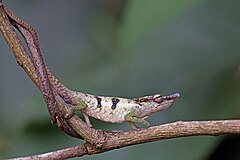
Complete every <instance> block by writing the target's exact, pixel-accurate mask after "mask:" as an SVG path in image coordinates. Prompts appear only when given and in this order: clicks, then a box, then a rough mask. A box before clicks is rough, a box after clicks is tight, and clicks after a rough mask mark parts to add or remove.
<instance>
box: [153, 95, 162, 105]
mask: <svg viewBox="0 0 240 160" xmlns="http://www.w3.org/2000/svg"><path fill="white" fill-rule="evenodd" d="M153 100H154V102H156V103H162V102H163V98H162V96H161V95H160V94H156V95H154V96H153Z"/></svg>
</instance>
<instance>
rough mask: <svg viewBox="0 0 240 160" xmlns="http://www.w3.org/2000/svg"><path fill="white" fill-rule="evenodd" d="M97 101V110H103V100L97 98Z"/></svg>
mask: <svg viewBox="0 0 240 160" xmlns="http://www.w3.org/2000/svg"><path fill="white" fill-rule="evenodd" d="M96 99H97V108H101V107H102V104H101V101H102V98H100V97H98V96H96Z"/></svg>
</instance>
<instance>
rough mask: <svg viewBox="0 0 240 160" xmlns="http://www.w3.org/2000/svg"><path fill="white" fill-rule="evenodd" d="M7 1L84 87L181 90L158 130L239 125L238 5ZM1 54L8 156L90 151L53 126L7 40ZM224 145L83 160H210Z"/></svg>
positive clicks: (149, 147)
mask: <svg viewBox="0 0 240 160" xmlns="http://www.w3.org/2000/svg"><path fill="white" fill-rule="evenodd" d="M5 3H6V5H7V6H8V7H9V8H10V9H11V10H12V11H14V12H15V13H16V14H17V15H18V16H19V17H22V19H24V20H25V21H26V22H28V23H30V24H31V25H32V26H33V27H35V28H36V30H37V31H38V34H39V37H40V43H41V49H42V53H43V56H44V58H45V62H46V63H47V65H48V66H49V68H51V70H52V71H53V72H54V73H55V74H56V76H57V77H59V78H60V79H61V80H62V81H63V82H64V84H66V85H67V86H69V87H70V88H73V89H74V90H78V91H84V92H88V93H93V94H98V95H110V96H122V97H129V98H132V97H138V96H143V95H148V94H153V93H157V92H160V93H162V94H169V93H172V92H175V91H178V92H180V93H181V94H182V97H181V99H179V100H178V101H177V102H176V103H175V105H174V106H173V107H172V108H170V109H168V110H166V111H164V112H162V113H157V114H154V115H152V116H150V117H149V119H148V120H149V122H150V123H151V124H152V125H156V124H160V123H166V122H171V121H176V120H211V119H233V118H239V115H240V114H239V113H240V107H239V105H240V101H239V96H240V83H239V78H240V73H239V64H240V53H239V52H240V30H239V28H240V19H239V16H240V10H239V6H240V1H238V0H230V1H226V0H202V1H200V0H182V1H177V0H172V1H167V0H149V1H143V0H118V1H111V0H90V1H83V0H82V1H73V0H69V1H61V2H59V1H57V0H52V1H46V0H42V1H30V0H22V1H10V0H9V1H5ZM0 52H1V58H0V74H1V84H0V158H3V157H5V158H6V157H15V156H24V155H32V154H37V153H43V152H48V151H52V150H57V149H60V148H64V147H69V146H74V145H77V144H81V143H82V141H81V140H78V139H75V138H71V137H68V136H66V135H64V134H63V133H62V132H61V131H59V130H58V129H57V127H56V126H53V125H51V124H50V121H49V117H48V113H47V110H46V105H45V104H44V102H43V98H42V96H41V95H40V93H39V91H37V89H36V87H35V86H34V85H33V83H32V82H31V81H30V80H29V79H28V77H27V76H26V74H24V73H23V71H22V69H20V67H17V65H16V62H15V59H14V58H13V56H11V55H10V50H9V48H8V46H7V45H6V42H4V41H3V37H2V36H0ZM93 124H94V127H96V128H102V129H106V130H109V129H129V126H127V124H115V125H114V124H108V123H103V122H99V121H97V120H93ZM221 139H222V137H218V138H215V137H206V136H204V137H202V136H201V137H189V138H178V139H171V140H166V141H160V142H154V143H147V144H143V145H137V146H132V147H127V148H123V149H118V150H114V151H111V152H106V153H103V154H99V155H94V156H84V158H83V159H98V160H101V159H104V160H106V159H113V157H114V159H138V160H144V159H148V158H149V156H151V159H159V158H161V159H179V160H180V159H184V160H193V159H206V158H207V157H209V156H210V154H211V152H212V151H213V150H214V148H215V147H216V146H217V144H218V143H219V141H220V140H221ZM116 157H119V158H116Z"/></svg>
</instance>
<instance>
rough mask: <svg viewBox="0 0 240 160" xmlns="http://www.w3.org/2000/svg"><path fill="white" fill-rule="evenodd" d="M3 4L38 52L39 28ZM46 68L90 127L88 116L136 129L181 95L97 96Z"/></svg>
mask: <svg viewBox="0 0 240 160" xmlns="http://www.w3.org/2000/svg"><path fill="white" fill-rule="evenodd" d="M0 5H1V6H3V8H4V10H5V12H6V14H7V15H8V17H9V18H10V20H11V21H13V24H14V23H16V24H17V25H20V26H22V27H23V28H25V29H27V30H28V31H29V32H30V34H31V36H32V40H29V38H27V35H25V34H24V33H23V32H21V30H20V29H19V28H18V26H17V25H15V27H16V28H17V29H18V30H19V31H20V33H22V35H23V36H24V38H25V41H26V43H27V45H28V48H29V50H30V52H31V54H33V53H32V52H34V51H33V50H31V47H33V48H34V50H36V51H37V52H39V51H40V48H39V41H38V36H37V33H36V31H35V30H34V29H33V28H32V27H31V26H30V25H29V24H27V23H25V22H24V21H23V20H21V19H19V18H18V17H17V16H15V15H14V14H13V13H12V12H11V11H10V10H9V9H8V8H6V7H5V6H4V5H3V4H2V3H1V1H0ZM46 70H47V74H48V78H49V80H50V83H51V85H52V86H53V87H54V89H55V90H56V91H57V93H58V94H59V95H60V96H61V97H62V98H63V99H64V100H65V102H66V103H69V104H71V105H73V107H72V110H73V111H76V110H80V111H81V112H82V113H83V116H84V118H85V121H86V123H87V124H88V125H89V126H92V125H91V123H90V120H89V116H91V117H94V118H96V119H99V120H102V121H105V122H111V123H122V122H129V124H130V126H131V127H132V128H133V129H136V128H137V127H136V125H135V123H141V124H143V125H147V126H148V125H149V123H148V122H147V121H146V120H145V118H147V117H148V116H149V115H150V114H152V113H155V112H159V111H161V110H163V109H166V108H168V107H170V106H171V105H172V104H173V103H174V101H175V99H176V98H179V97H180V94H179V93H175V94H172V95H169V96H161V95H160V94H155V95H152V96H145V97H140V98H136V99H127V98H118V97H104V96H95V95H91V94H85V93H81V92H75V91H72V90H70V89H68V88H67V87H66V86H64V85H63V84H62V83H61V82H60V81H59V80H58V79H57V78H55V77H54V76H53V74H52V73H51V72H50V71H49V70H48V69H47V68H46Z"/></svg>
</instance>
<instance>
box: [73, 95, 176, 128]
mask: <svg viewBox="0 0 240 160" xmlns="http://www.w3.org/2000/svg"><path fill="white" fill-rule="evenodd" d="M75 97H76V98H77V99H81V100H82V101H83V102H84V104H86V106H84V105H80V106H76V107H73V109H74V110H77V109H79V110H81V112H83V113H85V114H86V115H89V116H91V117H94V118H96V119H99V120H101V121H105V122H111V123H122V122H129V124H130V126H131V127H132V128H133V129H136V128H137V127H136V125H135V123H141V124H143V125H147V126H149V123H148V122H147V121H146V120H144V119H145V118H147V117H148V116H149V115H150V114H152V113H155V112H159V111H161V110H164V109H166V108H168V107H170V106H171V105H172V104H173V103H174V101H175V100H176V98H179V97H180V94H179V93H174V94H171V95H169V96H161V95H160V94H155V95H152V96H145V97H140V98H136V99H127V98H117V97H104V96H95V95H90V94H85V93H81V92H76V95H75ZM88 121H89V120H88ZM89 124H90V123H89Z"/></svg>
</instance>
